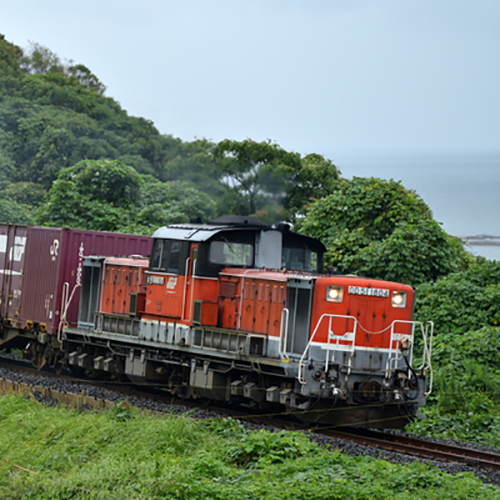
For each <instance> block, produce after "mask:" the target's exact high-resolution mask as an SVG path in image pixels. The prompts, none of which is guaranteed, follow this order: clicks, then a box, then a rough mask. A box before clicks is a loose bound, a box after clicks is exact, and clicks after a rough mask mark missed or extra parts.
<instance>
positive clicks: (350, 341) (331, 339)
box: [297, 314, 434, 396]
mask: <svg viewBox="0 0 500 500" xmlns="http://www.w3.org/2000/svg"><path fill="white" fill-rule="evenodd" d="M326 318H328V320H329V321H328V333H327V340H326V342H325V343H324V345H322V346H321V349H323V350H326V351H327V352H326V356H325V371H327V370H328V367H329V364H330V363H333V362H334V360H335V353H336V352H337V351H338V350H342V351H348V352H350V356H349V360H348V365H347V373H346V381H347V377H348V376H349V374H350V372H351V363H352V359H353V355H354V351H355V349H356V333H357V332H358V327H359V328H360V329H361V330H363V331H365V332H366V333H371V334H381V333H383V332H384V331H387V330H388V329H390V331H391V333H390V344H389V355H388V358H387V362H386V369H385V377H386V378H388V377H389V376H390V374H391V373H392V371H393V370H394V369H395V367H396V364H397V361H399V360H400V359H401V357H402V355H403V354H402V352H401V349H400V346H401V342H402V341H403V340H404V339H405V337H406V338H408V340H410V349H411V353H410V354H411V355H412V354H413V339H414V334H415V329H416V327H420V328H419V329H420V331H421V334H422V338H423V344H424V345H423V355H422V363H421V365H420V366H419V368H418V370H423V371H429V374H430V375H429V389H428V391H427V392H425V395H426V396H427V395H429V394H430V393H431V390H432V378H433V374H432V365H431V351H432V338H433V331H434V323H432V321H428V322H427V323H426V324H425V327H424V325H423V323H421V322H419V321H404V320H395V321H393V322H392V323H391V324H390V325H389V326H388V327H386V328H384V329H383V330H380V331H378V332H369V331H368V330H366V329H365V328H363V327H362V326H361V325H360V324H359V322H358V320H357V318H355V317H354V316H346V315H338V314H323V315H322V316H321V317H320V319H319V320H318V322H317V324H316V326H315V328H314V331H313V333H312V335H311V338H310V339H309V342H308V343H307V346H306V348H305V349H304V352H303V354H302V356H301V358H300V361H299V366H298V375H297V380H298V381H299V383H300V384H302V385H305V384H306V380H305V377H304V368H305V366H306V363H305V360H306V356H307V355H308V353H309V350H310V348H311V345H312V343H313V342H314V340H315V337H316V334H317V333H318V331H319V327H320V325H321V324H322V322H323V321H324V320H325V319H326ZM334 318H344V319H346V320H351V319H352V320H353V322H354V324H353V329H352V331H348V332H345V333H344V334H343V335H335V333H334V332H333V330H332V321H333V319H334ZM398 324H407V325H411V331H410V333H401V332H398V331H397V330H396V327H397V325H398ZM340 341H344V342H345V344H340ZM394 343H396V346H395V347H393V346H394ZM340 346H342V348H341V349H339V347H340ZM331 351H333V355H332V359H331V360H330V352H331ZM411 355H410V361H409V363H410V364H411Z"/></svg>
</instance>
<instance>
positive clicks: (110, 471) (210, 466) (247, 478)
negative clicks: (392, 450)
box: [0, 396, 500, 500]
mask: <svg viewBox="0 0 500 500" xmlns="http://www.w3.org/2000/svg"><path fill="white" fill-rule="evenodd" d="M0 458H1V459H2V460H1V461H0V498H2V499H4V500H10V499H26V500H31V499H33V500H34V499H50V500H58V499H60V500H68V499H120V500H121V499H127V500H132V499H160V498H162V499H163V498H182V499H184V498H220V499H237V500H242V499H246V498H255V499H267V498H273V499H274V498H310V499H316V498H317V499H336V498H339V499H340V498H342V499H344V498H353V499H354V498H356V499H387V498H393V499H405V500H408V499H419V498H423V497H425V498H428V499H431V498H439V499H447V498H450V499H451V498H453V499H461V498H463V499H468V498H474V497H475V498H485V499H490V498H491V499H494V498H495V499H496V498H498V497H500V488H498V487H494V486H486V485H484V484H481V483H480V481H479V480H478V479H476V478H474V477H473V476H472V475H464V476H451V475H447V474H444V473H442V472H440V471H438V470H436V469H434V468H432V467H430V466H428V465H425V464H419V463H413V464H401V465H395V464H391V463H388V462H385V461H379V460H374V459H371V458H366V457H358V458H351V457H347V456H345V455H343V454H341V453H339V452H338V451H335V450H325V449H323V448H321V447H319V446H318V445H316V444H314V443H311V442H310V441H309V440H308V439H307V437H306V436H304V435H302V434H301V433H282V432H276V433H271V432H267V431H248V430H246V429H245V428H244V427H243V426H241V424H239V423H238V422H235V421H233V420H210V421H202V422H197V421H195V420H193V419H191V418H189V416H181V417H178V416H165V417H162V418H158V417H150V416H147V415H142V414H139V413H137V412H135V411H133V410H128V409H127V408H124V407H117V408H115V409H114V410H111V411H107V412H101V413H79V412H77V411H71V410H67V409H64V408H62V407H58V408H47V407H44V406H42V405H40V404H38V403H37V402H36V401H27V400H25V399H23V398H21V397H14V396H2V397H0ZM16 466H17V467H16ZM19 467H23V468H24V469H20V468H19ZM30 471H31V472H30ZM35 473H36V474H35Z"/></svg>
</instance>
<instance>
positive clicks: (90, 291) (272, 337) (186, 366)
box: [9, 216, 432, 427]
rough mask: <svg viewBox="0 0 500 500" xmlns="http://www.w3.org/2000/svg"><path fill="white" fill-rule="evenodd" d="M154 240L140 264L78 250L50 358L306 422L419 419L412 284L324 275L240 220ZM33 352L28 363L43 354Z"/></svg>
mask: <svg viewBox="0 0 500 500" xmlns="http://www.w3.org/2000/svg"><path fill="white" fill-rule="evenodd" d="M153 238H154V243H153V248H152V251H151V256H150V258H149V259H144V258H140V257H138V256H134V257H130V256H129V257H126V258H116V257H109V256H106V255H105V254H102V253H101V255H99V252H97V253H95V252H91V253H87V254H86V256H85V257H84V258H83V262H82V283H81V293H80V307H79V315H78V322H77V324H76V325H74V324H69V322H68V321H63V322H62V323H61V322H60V323H61V324H63V325H64V326H65V327H64V328H63V329H62V330H58V331H57V332H52V334H53V335H48V334H47V336H46V338H45V339H43V340H45V343H46V344H47V342H48V340H50V341H51V345H56V346H57V347H59V348H60V350H59V351H58V356H57V357H56V358H54V359H52V358H51V361H52V362H54V363H55V364H57V365H59V366H60V367H62V368H65V367H67V368H69V369H71V370H73V371H76V372H85V373H86V374H87V375H90V376H94V377H97V378H102V377H103V376H107V377H110V378H118V377H124V378H128V379H130V380H132V381H135V382H140V383H150V384H154V385H158V386H164V387H166V388H168V389H169V390H170V391H171V392H172V394H175V395H177V396H179V397H181V398H203V399H214V400H218V401H225V402H231V403H241V404H244V405H247V406H258V407H261V408H266V409H267V410H268V411H273V412H274V411H275V412H280V413H281V412H290V413H293V414H295V415H297V416H298V417H299V418H301V419H303V420H306V421H312V422H322V423H329V424H334V425H345V424H349V425H359V426H369V427H400V426H402V425H404V424H405V423H406V422H407V421H408V420H409V419H411V418H413V417H415V416H416V415H418V409H419V407H421V406H422V405H423V404H425V398H426V395H427V394H428V393H429V391H430V388H429V387H428V386H430V385H431V384H430V383H429V381H428V380H427V379H428V375H429V374H431V373H432V372H431V363H430V351H431V342H432V323H428V324H426V325H423V324H421V323H418V322H415V321H413V302H414V290H413V288H412V287H411V286H408V285H404V284H399V283H392V282H388V281H379V280H375V279H369V278H362V277H357V276H342V275H335V274H333V273H332V272H328V271H327V272H325V271H324V269H323V254H324V252H325V247H324V246H323V245H322V244H321V243H320V242H319V241H318V240H315V239H313V238H310V237H307V236H305V235H301V234H296V233H293V232H292V231H290V230H289V228H288V226H286V225H280V226H278V227H270V226H268V225H266V224H264V223H263V222H261V221H259V220H257V219H253V218H249V217H229V216H227V217H221V218H219V219H216V220H214V221H211V222H209V223H205V224H204V223H201V222H196V223H190V224H181V225H172V226H167V227H164V228H161V229H159V230H157V231H156V233H155V234H154V235H153ZM67 289H68V291H69V290H70V289H71V286H68V287H67ZM21 326H22V325H21ZM26 327H27V325H25V326H24V329H25V330H26ZM9 328H11V325H9ZM417 334H419V335H420V336H421V343H420V346H421V351H422V360H421V362H419V363H418V364H417V366H413V363H412V358H413V346H414V342H415V337H416V335H417ZM54 335H55V336H56V339H55V340H54ZM32 344H34V345H35V347H34V348H31V347H30V349H31V351H32V352H31V353H30V352H28V353H27V354H28V355H33V353H37V352H39V351H40V350H42V351H43V349H44V348H43V342H42V339H40V338H39V336H38V337H37V338H36V339H35V341H34V342H33V343H32ZM30 345H31V344H30ZM28 351H29V350H28ZM46 357H47V356H46ZM38 359H39V355H38V356H36V355H35V360H38Z"/></svg>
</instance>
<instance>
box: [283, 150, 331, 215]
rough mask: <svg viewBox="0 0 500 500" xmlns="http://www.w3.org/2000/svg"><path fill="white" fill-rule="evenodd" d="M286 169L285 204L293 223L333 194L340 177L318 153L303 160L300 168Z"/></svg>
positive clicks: (329, 162) (286, 167)
mask: <svg viewBox="0 0 500 500" xmlns="http://www.w3.org/2000/svg"><path fill="white" fill-rule="evenodd" d="M284 168H285V170H286V173H285V175H286V177H287V184H288V187H287V194H286V197H285V201H284V204H285V208H286V210H287V219H288V220H290V221H292V222H295V220H296V219H297V217H300V216H304V215H305V213H306V211H307V209H308V208H310V206H311V205H312V203H313V202H314V201H316V200H318V199H320V198H323V197H324V196H327V195H329V194H330V193H332V192H333V191H334V189H335V187H336V185H337V180H338V179H339V176H340V171H339V170H338V168H337V167H336V166H335V165H334V164H333V163H332V162H331V161H330V160H328V159H325V158H324V157H323V156H322V155H319V154H316V153H313V154H309V155H307V156H305V157H304V158H302V160H301V164H300V168H296V167H295V166H293V167H288V166H285V167H284Z"/></svg>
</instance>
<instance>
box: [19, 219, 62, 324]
mask: <svg viewBox="0 0 500 500" xmlns="http://www.w3.org/2000/svg"><path fill="white" fill-rule="evenodd" d="M63 247H64V243H63V230H62V229H58V228H48V227H33V226H32V227H29V228H28V240H27V245H26V264H25V276H24V283H23V295H22V297H21V319H22V320H23V322H26V321H32V322H33V323H38V324H40V325H41V326H43V325H44V326H45V327H46V329H47V331H48V332H49V333H56V332H57V328H58V326H59V322H60V316H61V315H60V312H61V311H60V309H59V308H58V307H57V305H56V301H57V293H58V292H60V293H62V291H58V290H57V283H58V279H59V274H60V268H61V262H62V259H61V255H62V254H63V251H64V248H63Z"/></svg>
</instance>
